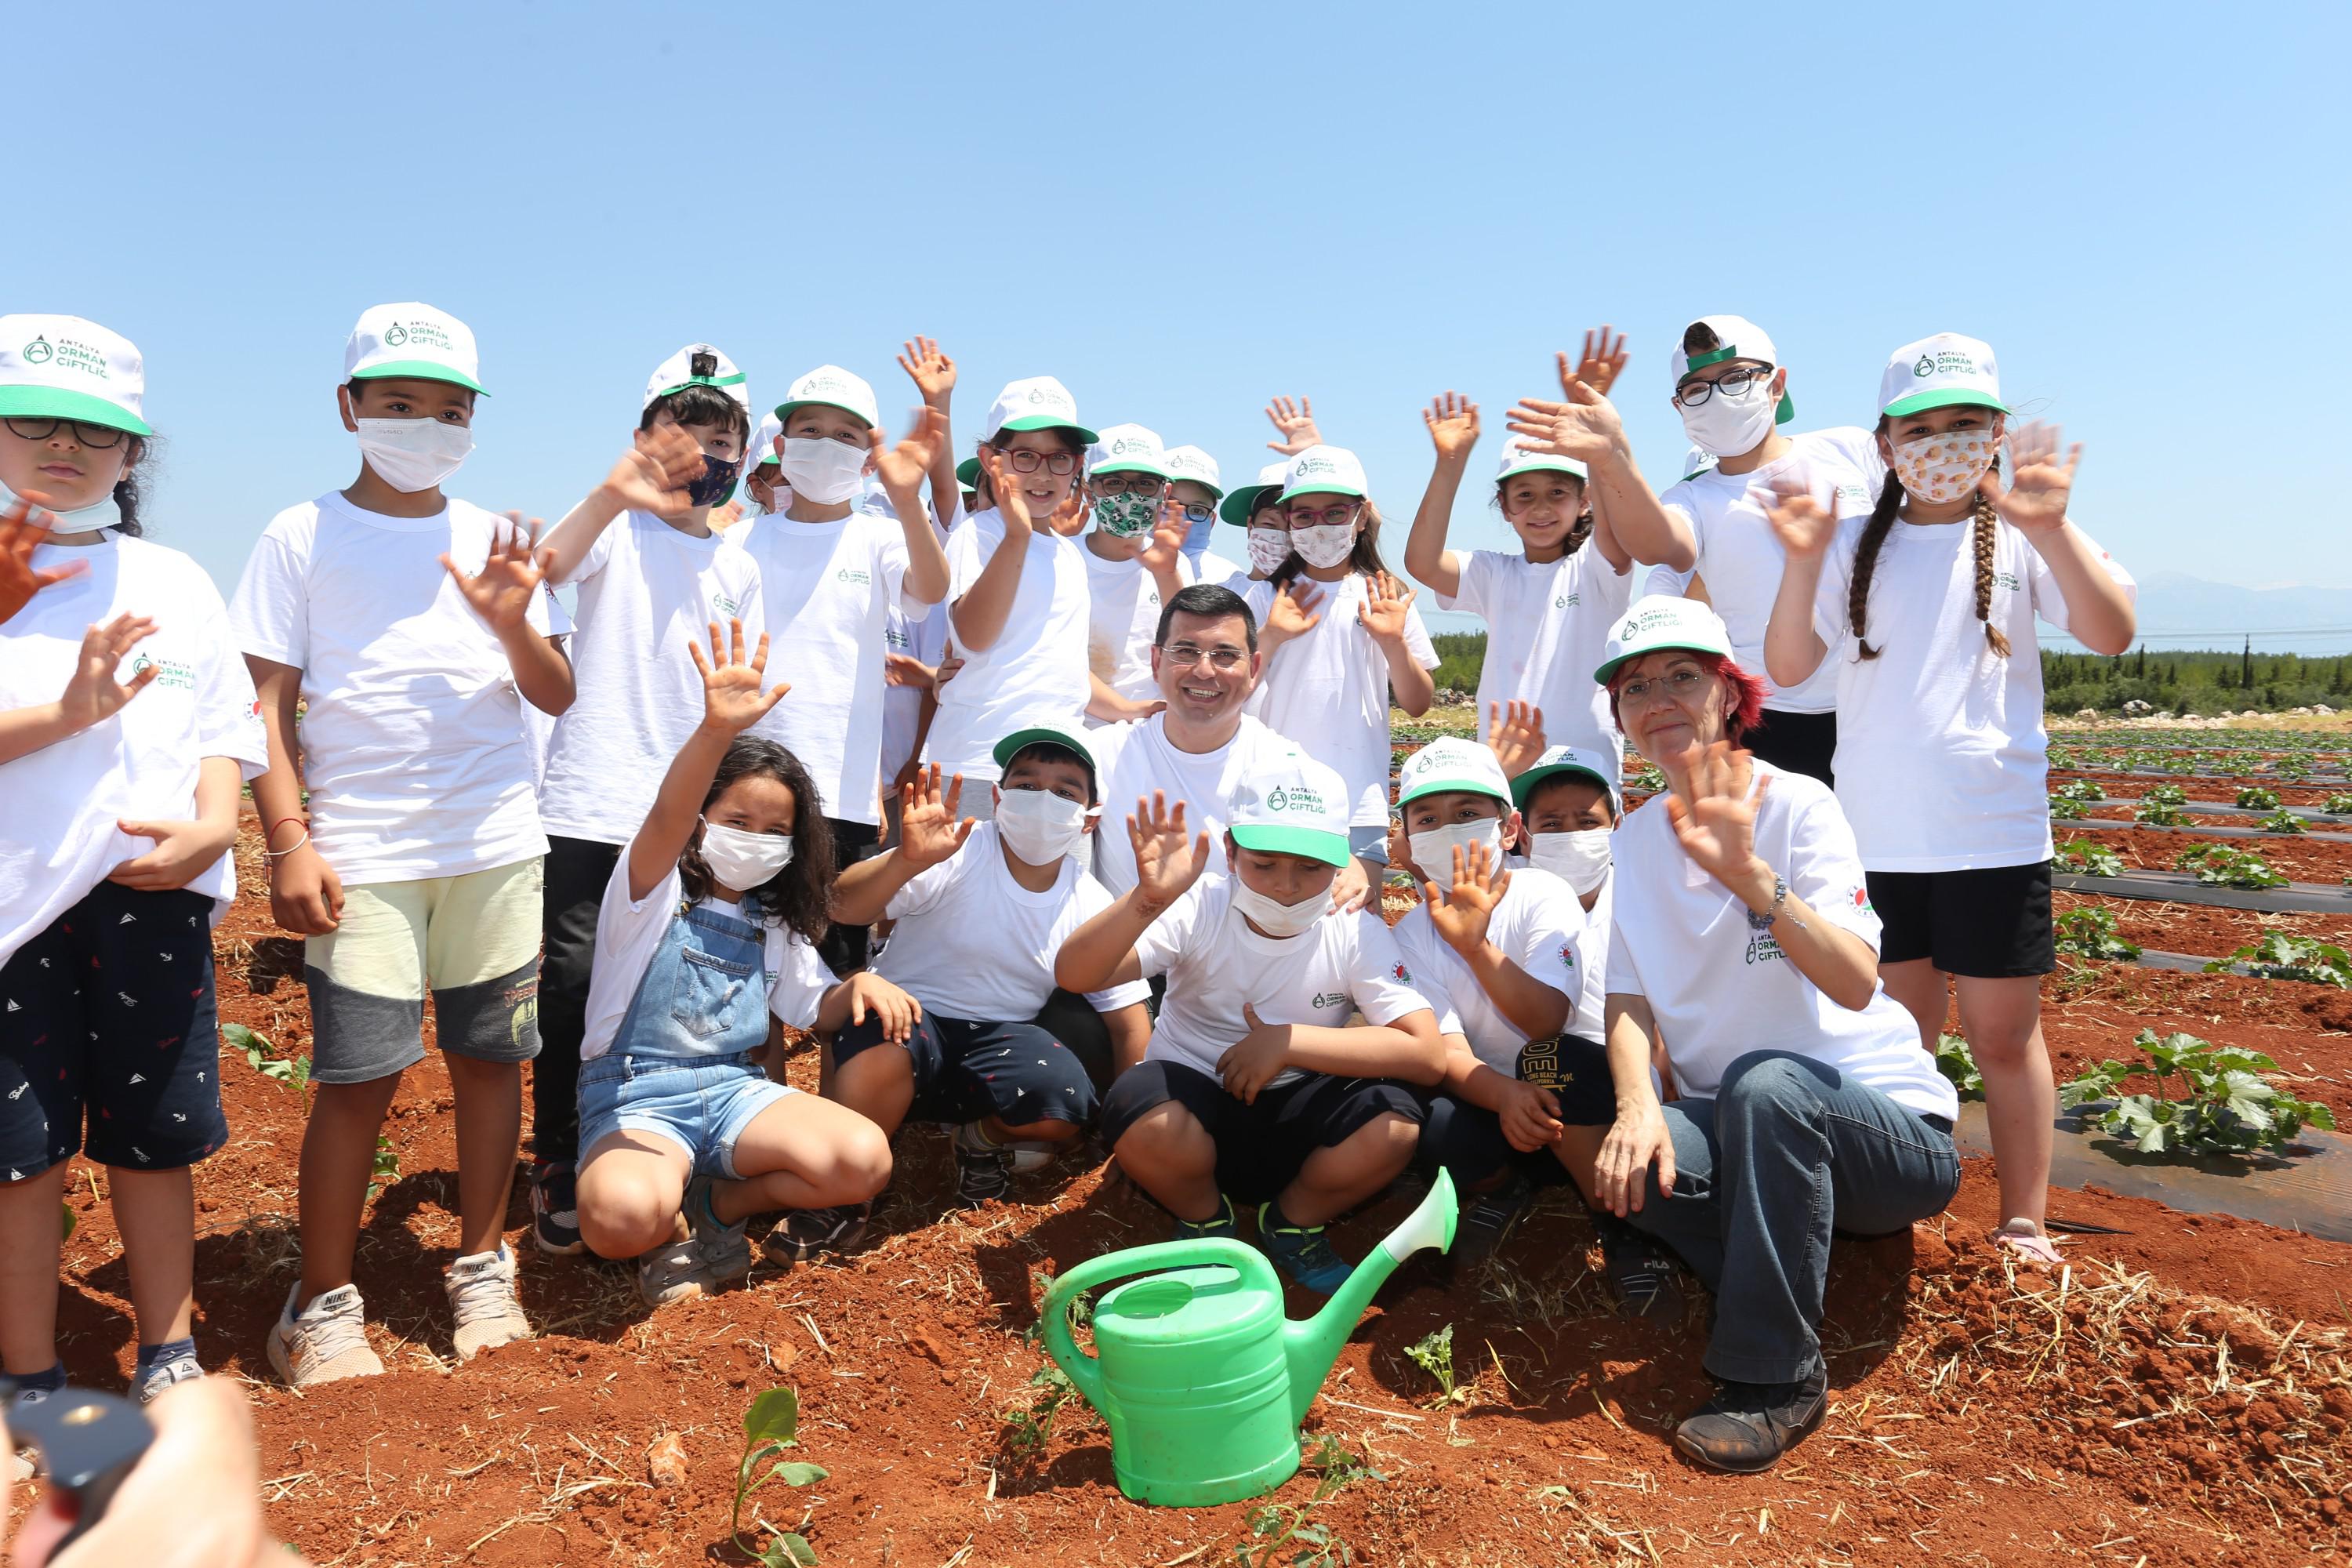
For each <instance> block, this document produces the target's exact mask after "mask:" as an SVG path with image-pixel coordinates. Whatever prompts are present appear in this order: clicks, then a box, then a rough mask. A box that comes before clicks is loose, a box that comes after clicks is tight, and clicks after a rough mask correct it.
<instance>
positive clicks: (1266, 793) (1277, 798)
mask: <svg viewBox="0 0 2352 1568" xmlns="http://www.w3.org/2000/svg"><path fill="white" fill-rule="evenodd" d="M1348 808H1349V796H1348V786H1347V785H1346V784H1343V783H1341V782H1340V779H1339V774H1338V773H1334V772H1332V771H1331V770H1330V769H1329V768H1328V767H1325V766H1324V765H1323V764H1322V763H1318V762H1317V761H1316V760H1315V759H1314V758H1312V757H1310V756H1308V755H1307V753H1306V752H1301V751H1298V750H1297V749H1295V748H1294V749H1293V750H1291V751H1288V752H1283V753H1282V754H1281V755H1280V756H1278V757H1276V758H1274V759H1273V760H1272V761H1271V762H1270V763H1261V764H1260V765H1259V766H1257V767H1255V768H1253V769H1252V770H1250V772H1249V773H1248V774H1247V775H1246V776H1245V777H1244V778H1243V779H1242V781H1241V783H1240V784H1239V785H1237V786H1236V787H1235V788H1234V797H1233V805H1232V809H1231V810H1229V811H1228V812H1227V813H1226V814H1225V829H1226V831H1227V832H1229V833H1231V834H1232V835H1233V836H1234V843H1236V844H1238V845H1240V846H1241V847H1243V848H1244V849H1255V850H1256V851H1257V852H1258V853H1259V854H1261V855H1303V856H1305V857H1306V858H1307V859H1309V860H1320V861H1322V862H1323V863H1324V864H1325V865H1327V866H1344V865H1346V864H1347V863H1348V815H1349V812H1348Z"/></svg>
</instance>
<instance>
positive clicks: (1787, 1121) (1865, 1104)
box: [1631, 1051, 1960, 1383]
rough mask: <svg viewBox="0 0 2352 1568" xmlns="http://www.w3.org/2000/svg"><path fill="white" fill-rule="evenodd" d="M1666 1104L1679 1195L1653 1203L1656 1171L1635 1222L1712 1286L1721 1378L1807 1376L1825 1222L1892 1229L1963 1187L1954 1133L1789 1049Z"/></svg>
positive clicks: (1753, 1056) (1854, 1229)
mask: <svg viewBox="0 0 2352 1568" xmlns="http://www.w3.org/2000/svg"><path fill="white" fill-rule="evenodd" d="M1664 1111H1665V1117H1666V1127H1667V1130H1668V1131H1669V1132H1671V1133H1672V1135H1673V1137H1674V1142H1675V1190H1674V1195H1673V1196H1671V1197H1662V1196H1660V1195H1659V1193H1658V1179H1657V1172H1656V1169H1655V1167H1653V1168H1652V1169H1651V1171H1650V1173H1649V1175H1648V1177H1647V1178H1646V1186H1645V1189H1644V1191H1643V1197H1642V1207H1641V1209H1640V1210H1639V1211H1638V1212H1636V1213H1635V1214H1633V1215H1632V1216H1631V1217H1632V1220H1633V1224H1634V1225H1636V1226H1640V1227H1641V1228H1642V1229H1643V1230H1645V1231H1648V1232H1649V1233H1650V1234H1651V1235H1653V1236H1655V1237H1659V1238H1660V1239H1662V1240H1664V1241H1665V1242H1667V1243H1668V1244H1669V1245H1671V1246H1672V1247H1674V1249H1675V1251H1676V1252H1677V1253H1680V1254H1681V1255H1682V1258H1683V1261H1684V1262H1685V1263H1687V1264H1689V1265H1690V1267H1691V1270H1692V1272H1693V1273H1695V1274H1696V1275H1697V1276H1698V1277H1699V1279H1700V1280H1701V1281H1703V1282H1704V1283H1705V1284H1706V1288H1707V1289H1710V1290H1712V1291H1714V1292H1715V1298H1716V1322H1715V1333H1714V1335H1713V1337H1712V1338H1711V1339H1709V1340H1708V1342H1707V1347H1706V1361H1705V1365H1706V1370H1707V1371H1709V1372H1710V1373H1714V1374H1715V1375H1716V1376H1717V1377H1722V1378H1730V1379H1733V1380H1735V1381H1737V1382H1740V1383H1794V1382H1796V1381H1797V1380H1798V1379H1799V1378H1801V1377H1804V1376H1806V1375H1808V1374H1809V1373H1811V1372H1812V1370H1813V1369H1814V1368H1815V1367H1816V1366H1817V1365H1819V1364H1820V1363H1821V1359H1822V1352H1821V1338H1820V1335H1819V1334H1818V1332H1817V1329H1818V1327H1819V1325H1820V1323H1821V1321H1822V1285H1823V1281H1824V1279H1825V1278H1826V1277H1827V1274H1828V1272H1829V1260H1830V1231H1831V1229H1832V1226H1834V1227H1835V1228H1837V1229H1840V1230H1843V1231H1845V1232H1846V1233H1847V1234H1848V1235H1853V1236H1884V1235H1887V1234H1889V1233H1891V1232H1894V1231H1898V1230H1901V1229H1902V1228H1904V1227H1905V1226H1907V1225H1909V1224H1910V1223H1911V1222H1912V1221H1914V1220H1918V1219H1926V1218H1927V1217H1928V1216H1929V1215H1934V1214H1937V1213H1940V1212H1941V1211H1942V1209H1943V1207H1944V1205H1946V1204H1948V1203H1949V1202H1951V1199H1952V1194H1954V1193H1955V1192H1957V1191H1958V1190H1959V1184H1960V1162H1959V1156H1958V1155H1957V1154H1956V1153H1954V1152H1952V1138H1951V1134H1950V1133H1949V1132H1947V1131H1942V1130H1941V1129H1939V1128H1937V1126H1935V1125H1933V1124H1931V1123H1929V1122H1927V1121H1924V1120H1922V1119H1921V1118H1920V1117H1919V1116H1918V1115H1916V1114H1915V1113H1914V1112H1912V1111H1909V1110H1905V1109H1904V1108H1903V1107H1901V1106H1899V1105H1897V1104H1895V1102H1894V1101H1893V1100H1889V1099H1887V1098H1886V1097H1885V1095H1883V1094H1881V1093H1879V1092H1878V1091H1877V1090H1876V1089H1870V1088H1867V1087H1865V1086H1864V1085H1862V1084H1859V1083H1855V1082H1854V1081H1853V1080H1852V1079H1848V1078H1846V1077H1845V1076H1844V1075H1843V1074H1842V1073H1840V1072H1839V1071H1838V1070H1837V1069H1836V1068H1833V1067H1831V1066H1829V1065H1827V1064H1826V1063H1823V1062H1818V1061H1814V1060H1812V1059H1811V1058H1807V1057H1801V1056H1797V1055H1795V1054H1793V1053H1791V1052H1788V1051H1752V1052H1750V1053H1749V1054H1748V1055H1747V1056H1744V1057H1741V1058H1739V1059H1738V1061H1735V1062H1733V1063H1732V1064H1731V1068H1730V1070H1729V1071H1727V1072H1726V1073H1725V1074H1724V1075H1723V1084H1722V1087H1721V1089H1719V1090H1718V1091H1717V1097H1716V1098H1715V1099H1713V1100H1675V1101H1674V1102H1673V1103H1671V1104H1669V1105H1667V1106H1665V1107H1664Z"/></svg>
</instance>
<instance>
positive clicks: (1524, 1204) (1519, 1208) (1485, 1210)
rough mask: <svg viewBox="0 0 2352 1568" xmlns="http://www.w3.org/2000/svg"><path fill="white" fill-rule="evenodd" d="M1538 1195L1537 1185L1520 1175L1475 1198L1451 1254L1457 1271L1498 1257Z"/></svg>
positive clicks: (1456, 1233) (1512, 1175) (1464, 1215)
mask: <svg viewBox="0 0 2352 1568" xmlns="http://www.w3.org/2000/svg"><path fill="white" fill-rule="evenodd" d="M1535 1195H1536V1184H1534V1183H1533V1182H1531V1181H1529V1180H1528V1178H1527V1177H1526V1176H1525V1175H1523V1174H1521V1173H1519V1172H1517V1171H1513V1172H1511V1173H1509V1174H1507V1176H1505V1177H1504V1178H1503V1184H1502V1185H1501V1186H1498V1187H1496V1188H1495V1189H1494V1190H1493V1191H1492V1192H1486V1193H1474V1194H1471V1196H1470V1203H1469V1205H1468V1206H1467V1207H1465V1208H1464V1209H1463V1211H1462V1218H1461V1222H1460V1223H1459V1224H1458V1225H1456V1226H1454V1247H1453V1250H1452V1251H1451V1252H1450V1253H1448V1254H1447V1256H1448V1257H1449V1258H1452V1259H1453V1266H1454V1269H1455V1270H1456V1271H1457V1272H1458V1271H1460V1270H1463V1269H1468V1268H1477V1267H1478V1266H1479V1265H1480V1264H1482V1263H1484V1262H1486V1260H1487V1259H1488V1258H1492V1257H1494V1256H1495V1249H1496V1247H1500V1246H1502V1245H1503V1237H1507V1236H1508V1235H1509V1234H1510V1233H1511V1227H1512V1226H1515V1225H1517V1224H1518V1223H1519V1216H1520V1215H1523V1214H1525V1213H1527V1212H1528V1205H1529V1204H1531V1203H1533V1202H1534V1201H1535Z"/></svg>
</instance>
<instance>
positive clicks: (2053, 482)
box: [1977, 419, 2083, 533]
mask: <svg viewBox="0 0 2352 1568" xmlns="http://www.w3.org/2000/svg"><path fill="white" fill-rule="evenodd" d="M2059 435H2060V431H2059V428H2058V426H2055V425H2045V424H2043V423H2042V421H2040V420H2038V419H2037V420H2035V421H2034V422H2033V423H2032V424H2030V425H2027V426H2022V427H2021V428H2020V429H2018V430H2017V431H2015V432H2013V433H2012V434H2011V436H2010V438H2009V460H2010V465H2011V468H2010V479H2009V483H2008V485H2007V486H2006V487H2004V486H2003V485H2002V484H2001V482H2000V475H1998V474H1996V473H1992V472H1990V471H1988V472H1987V473H1986V474H1985V477H1984V478H1983V479H1979V480H1978V481H1977V488H1978V489H1980V490H1982V491H1983V492H1984V497H1985V500H1989V501H1990V502H1992V508H1993V510H1995V511H1997V512H1999V513H2000V516H2001V521H2004V522H2006V523H2008V524H2009V525H2010V526H2011V528H2014V529H2016V530H2017V531H2019V532H2020V533H2055V532H2057V531H2059V530H2060V529H2062V528H2063V527H2065V526H2066V498H2067V497H2068V496H2070V495H2072V494H2073V493H2074V470H2075V468H2078V467H2080V466H2081V464H2082V461H2083V443H2081V442H2080V441H2077V442H2075V443H2074V445H2073V446H2072V447H2068V448H2067V449H2066V460H2065V461H2064V462H2063V463H2062V462H2060V461H2059V460H2058V438H2059Z"/></svg>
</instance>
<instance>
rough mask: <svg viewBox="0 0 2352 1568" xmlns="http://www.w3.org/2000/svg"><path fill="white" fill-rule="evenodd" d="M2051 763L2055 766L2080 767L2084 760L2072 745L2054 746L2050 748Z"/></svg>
mask: <svg viewBox="0 0 2352 1568" xmlns="http://www.w3.org/2000/svg"><path fill="white" fill-rule="evenodd" d="M2050 765H2051V766H2052V767H2053V768H2079V767H2081V766H2082V765H2083V760H2082V758H2080V757H2078V756H2077V755H2075V754H2074V747H2072V746H2053V747H2051V748H2050Z"/></svg>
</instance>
